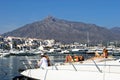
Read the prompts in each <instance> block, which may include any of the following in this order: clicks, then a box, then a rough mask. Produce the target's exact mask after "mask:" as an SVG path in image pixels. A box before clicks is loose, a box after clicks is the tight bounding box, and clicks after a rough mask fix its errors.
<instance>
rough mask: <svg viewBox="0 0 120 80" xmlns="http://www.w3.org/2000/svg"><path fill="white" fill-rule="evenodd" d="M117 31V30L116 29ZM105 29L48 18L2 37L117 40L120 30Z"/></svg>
mask: <svg viewBox="0 0 120 80" xmlns="http://www.w3.org/2000/svg"><path fill="white" fill-rule="evenodd" d="M117 30H118V29H117ZM115 32H116V28H113V29H107V28H105V27H100V26H97V25H95V24H88V23H83V22H76V21H68V20H63V19H58V18H54V17H52V16H48V17H46V18H45V19H43V20H41V21H37V22H33V23H30V24H26V25H24V26H22V27H20V28H18V29H16V30H13V31H11V32H7V33H4V34H2V36H17V37H31V38H40V39H55V40H58V41H61V42H65V43H71V42H87V41H88V40H89V41H90V42H103V41H115V40H119V39H120V36H119V33H120V28H119V30H118V31H117V33H115Z"/></svg>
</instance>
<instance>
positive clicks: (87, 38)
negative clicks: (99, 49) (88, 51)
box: [87, 32, 90, 47]
mask: <svg viewBox="0 0 120 80" xmlns="http://www.w3.org/2000/svg"><path fill="white" fill-rule="evenodd" d="M89 42H90V40H89V32H87V47H89Z"/></svg>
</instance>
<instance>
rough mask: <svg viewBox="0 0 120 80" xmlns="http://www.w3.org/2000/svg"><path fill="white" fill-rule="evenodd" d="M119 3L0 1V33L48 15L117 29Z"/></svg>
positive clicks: (102, 0) (98, 0)
mask: <svg viewBox="0 0 120 80" xmlns="http://www.w3.org/2000/svg"><path fill="white" fill-rule="evenodd" d="M119 8H120V0H0V34H2V33H5V32H8V31H12V30H14V29H17V28H19V27H22V26H23V25H25V24H29V23H32V22H34V21H38V20H42V19H44V18H45V17H47V16H48V15H51V16H54V17H57V18H60V19H66V20H70V21H79V22H85V23H92V24H96V25H99V26H102V27H107V28H111V27H116V26H120V9H119Z"/></svg>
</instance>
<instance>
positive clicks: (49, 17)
mask: <svg viewBox="0 0 120 80" xmlns="http://www.w3.org/2000/svg"><path fill="white" fill-rule="evenodd" d="M43 21H46V22H49V21H52V22H54V21H56V18H55V17H53V16H50V15H49V16H47V17H46V18H45V19H43Z"/></svg>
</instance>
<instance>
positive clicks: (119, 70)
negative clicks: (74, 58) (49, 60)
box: [21, 61, 120, 80]
mask: <svg viewBox="0 0 120 80" xmlns="http://www.w3.org/2000/svg"><path fill="white" fill-rule="evenodd" d="M97 64H98V67H96V66H95V64H93V63H89V64H88V63H83V64H81V63H77V64H74V65H73V64H65V65H57V66H50V67H48V68H47V70H43V69H40V68H38V69H28V70H25V71H23V72H22V73H21V74H22V75H24V76H27V77H30V78H34V79H40V80H65V79H66V80H120V62H119V61H106V62H99V63H97Z"/></svg>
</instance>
